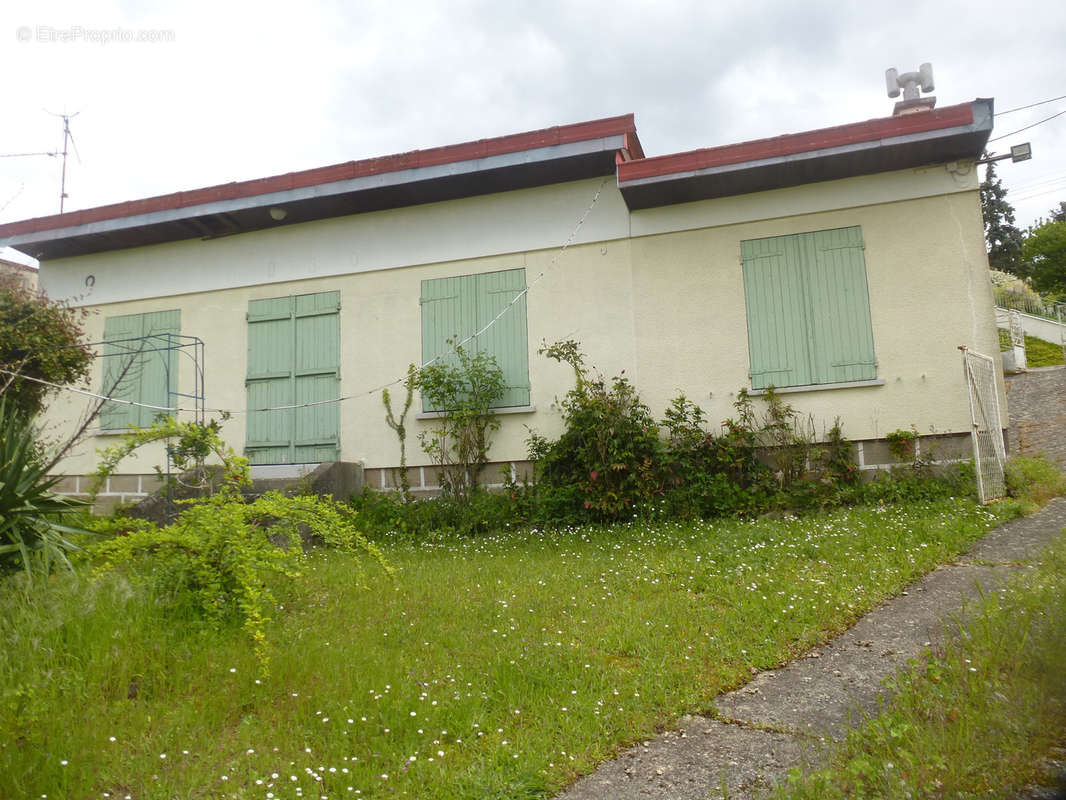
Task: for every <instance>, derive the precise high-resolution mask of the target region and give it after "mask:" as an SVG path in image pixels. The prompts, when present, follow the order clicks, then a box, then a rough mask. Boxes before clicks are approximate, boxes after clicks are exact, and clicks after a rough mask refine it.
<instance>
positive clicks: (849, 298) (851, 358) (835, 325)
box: [807, 227, 877, 383]
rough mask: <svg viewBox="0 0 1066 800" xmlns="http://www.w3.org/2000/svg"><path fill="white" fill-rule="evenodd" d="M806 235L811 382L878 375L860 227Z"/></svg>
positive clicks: (836, 381) (856, 378)
mask: <svg viewBox="0 0 1066 800" xmlns="http://www.w3.org/2000/svg"><path fill="white" fill-rule="evenodd" d="M808 238H809V249H808V254H807V266H808V286H809V295H810V307H811V327H812V339H811V341H812V342H814V344H815V347H814V348H812V353H811V361H812V372H813V380H812V383H843V382H847V381H861V380H870V379H873V378H876V377H877V363H876V360H875V357H874V340H873V328H872V326H871V323H870V293H869V289H868V288H867V285H866V261H865V258H864V257H863V242H862V230H861V229H860V228H857V227H855V228H839V229H837V230H830V231H818V232H816V233H813V234H810V235H809V237H808Z"/></svg>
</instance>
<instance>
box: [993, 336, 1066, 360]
mask: <svg viewBox="0 0 1066 800" xmlns="http://www.w3.org/2000/svg"><path fill="white" fill-rule="evenodd" d="M999 349H1000V350H1004V351H1005V350H1009V349H1010V332H1009V331H1006V330H1004V329H1002V328H1000V330H999ZM1025 363H1026V364H1027V365H1028V366H1030V367H1054V366H1057V365H1059V364H1062V363H1063V357H1062V345H1058V344H1054V343H1053V342H1048V341H1045V340H1043V339H1037V338H1036V337H1035V336H1029V335H1028V334H1026V336H1025Z"/></svg>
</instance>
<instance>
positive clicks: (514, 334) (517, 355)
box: [475, 269, 529, 408]
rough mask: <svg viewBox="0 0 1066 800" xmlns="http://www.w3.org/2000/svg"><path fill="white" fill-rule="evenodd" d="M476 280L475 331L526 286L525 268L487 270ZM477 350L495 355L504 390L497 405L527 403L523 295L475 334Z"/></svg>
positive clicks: (526, 353) (507, 405) (524, 303)
mask: <svg viewBox="0 0 1066 800" xmlns="http://www.w3.org/2000/svg"><path fill="white" fill-rule="evenodd" d="M475 277H476V279H477V301H478V311H477V313H478V316H477V330H481V329H482V328H484V327H485V326H486V325H488V324H489V323H490V322H492V320H493V319H495V318H496V316H497V315H498V314H500V312H501V311H503V310H504V309H505V308H507V306H508V305H510V304H511V302H512V301H513V300H514V299H515V297H517V296H518V295H519V294H521V293H522V292H523V291H524V290H525V288H526V271H525V270H524V269H510V270H505V271H503V272H487V273H484V274H482V275H477V276H475ZM477 346H478V349H480V350H482V351H484V352H487V353H490V354H491V355H493V356H495V358H496V363H497V364H499V366H500V369H502V370H503V377H504V381H505V382H506V384H507V391H506V392H505V393H504V395H503V397H501V398H500V399H499V401H498V402H497V403H496V406H497V407H501V408H506V407H509V406H528V405H529V347H528V345H527V339H526V296H525V295H524V294H522V296H521V297H519V299H518V301H517V302H515V304H514V306H512V307H511V308H510V309H508V310H507V311H506V313H504V314H503V315H502V316H501V317H500V318H499V319H498V320H496V322H495V323H493V324H492V326H491V327H490V328H489V329H488V330H487V331H485V332H484V333H483V334H481V336H479V337H478V342H477Z"/></svg>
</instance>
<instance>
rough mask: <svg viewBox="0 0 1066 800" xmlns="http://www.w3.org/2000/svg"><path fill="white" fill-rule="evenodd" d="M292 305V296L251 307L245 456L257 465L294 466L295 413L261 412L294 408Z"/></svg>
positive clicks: (283, 411)
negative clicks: (293, 437)
mask: <svg viewBox="0 0 1066 800" xmlns="http://www.w3.org/2000/svg"><path fill="white" fill-rule="evenodd" d="M292 306H293V299H292V298H291V297H272V298H270V299H267V300H252V301H250V302H249V303H248V380H247V389H248V392H247V394H248V429H247V449H246V454H247V456H248V460H249V462H250V463H252V464H287V463H291V461H292V431H293V413H292V410H291V409H280V410H277V411H259V410H256V409H264V408H276V407H277V406H291V405H294V403H295V399H296V397H295V393H294V391H293V375H292V371H293V362H294V354H293V349H294V344H295V343H294V341H293V330H292V329H293V322H292Z"/></svg>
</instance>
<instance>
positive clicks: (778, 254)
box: [741, 227, 877, 389]
mask: <svg viewBox="0 0 1066 800" xmlns="http://www.w3.org/2000/svg"><path fill="white" fill-rule="evenodd" d="M741 261H742V262H743V266H744V295H745V303H746V307H747V321H748V351H749V358H750V364H751V385H752V388H754V389H765V388H767V387H768V386H779V387H783V386H806V385H818V384H827V383H844V382H848V381H860V380H869V379H873V378H875V377H876V376H877V362H876V358H875V356H874V344H873V329H872V326H871V322H870V297H869V290H868V288H867V283H866V262H865V258H864V256H863V242H862V229H861V228H859V227H852V228H839V229H835V230H828V231H816V232H813V233H802V234H794V235H791V236H774V237H770V238H766V239H754V240H749V241H744V242H742V243H741Z"/></svg>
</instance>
